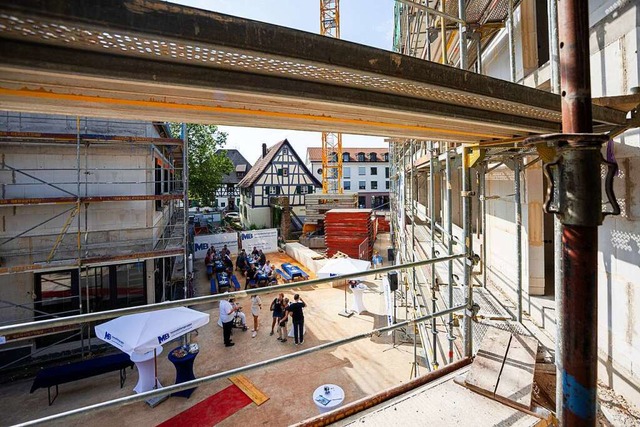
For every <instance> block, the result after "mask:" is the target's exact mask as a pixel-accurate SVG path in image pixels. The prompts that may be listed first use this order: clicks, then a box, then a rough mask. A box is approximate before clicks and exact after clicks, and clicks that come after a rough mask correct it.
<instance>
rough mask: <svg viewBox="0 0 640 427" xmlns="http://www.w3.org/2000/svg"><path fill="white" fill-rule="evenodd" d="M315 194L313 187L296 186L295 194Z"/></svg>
mask: <svg viewBox="0 0 640 427" xmlns="http://www.w3.org/2000/svg"><path fill="white" fill-rule="evenodd" d="M308 193H313V185H296V193H295V194H308Z"/></svg>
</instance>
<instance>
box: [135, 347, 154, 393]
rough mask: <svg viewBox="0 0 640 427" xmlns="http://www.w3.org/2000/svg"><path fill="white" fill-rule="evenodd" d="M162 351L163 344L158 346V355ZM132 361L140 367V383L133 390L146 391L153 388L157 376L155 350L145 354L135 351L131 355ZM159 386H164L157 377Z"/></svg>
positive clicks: (137, 391)
mask: <svg viewBox="0 0 640 427" xmlns="http://www.w3.org/2000/svg"><path fill="white" fill-rule="evenodd" d="M160 353H162V346H160V345H159V346H158V347H156V354H155V355H156V356H158V355H159V354H160ZM131 361H132V362H133V363H135V364H136V368H138V384H136V386H135V387H134V389H133V391H135V392H136V393H144V392H145V391H149V390H153V383H154V381H153V380H154V378H155V376H156V361H155V360H154V354H153V351H149V352H147V353H144V354H138V353H133V354H132V355H131ZM156 386H157V388H160V387H162V384H160V381H158V380H157V379H156Z"/></svg>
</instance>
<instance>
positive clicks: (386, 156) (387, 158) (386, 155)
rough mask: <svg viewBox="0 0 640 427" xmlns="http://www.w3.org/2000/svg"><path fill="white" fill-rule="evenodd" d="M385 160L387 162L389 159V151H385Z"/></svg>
mask: <svg viewBox="0 0 640 427" xmlns="http://www.w3.org/2000/svg"><path fill="white" fill-rule="evenodd" d="M384 161H385V162H388V161H389V153H384Z"/></svg>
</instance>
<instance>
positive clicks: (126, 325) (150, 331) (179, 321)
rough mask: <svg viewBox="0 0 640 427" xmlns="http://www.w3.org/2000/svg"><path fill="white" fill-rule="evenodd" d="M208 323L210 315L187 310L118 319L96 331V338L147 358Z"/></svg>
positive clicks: (183, 308)
mask: <svg viewBox="0 0 640 427" xmlns="http://www.w3.org/2000/svg"><path fill="white" fill-rule="evenodd" d="M207 323H209V315H208V314H206V313H202V312H199V311H196V310H192V309H190V308H186V307H178V308H169V309H166V310H157V311H149V312H146V313H139V314H130V315H127V316H122V317H118V318H117V319H113V320H110V321H108V322H105V323H103V324H101V325H98V326H96V327H95V331H96V336H97V337H98V338H100V339H101V340H102V341H105V342H108V343H109V344H111V345H113V346H115V347H117V348H119V349H120V350H122V351H124V352H125V353H127V354H129V355H131V354H133V353H137V354H144V353H147V352H149V351H152V350H155V349H156V348H157V347H158V346H159V345H162V344H163V343H165V342H167V341H170V340H172V339H174V338H177V337H180V336H182V335H184V334H186V333H187V332H191V331H193V330H195V329H198V328H199V327H201V326H204V325H206V324H207Z"/></svg>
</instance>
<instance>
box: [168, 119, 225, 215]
mask: <svg viewBox="0 0 640 427" xmlns="http://www.w3.org/2000/svg"><path fill="white" fill-rule="evenodd" d="M186 127H187V143H188V146H189V199H191V200H197V201H199V202H200V203H201V204H202V205H203V206H212V205H213V201H214V200H215V192H216V189H217V188H218V187H219V186H220V185H221V182H222V178H223V177H224V175H226V174H229V173H231V172H232V171H233V163H232V162H231V160H229V157H227V154H226V152H225V151H219V150H220V149H221V148H222V147H224V145H225V144H226V143H227V134H226V133H225V132H220V131H219V130H218V127H217V126H214V125H199V124H195V123H190V124H187V126H186ZM171 133H172V134H173V135H174V136H176V137H179V136H180V135H182V124H180V123H171Z"/></svg>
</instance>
